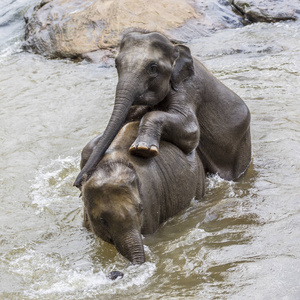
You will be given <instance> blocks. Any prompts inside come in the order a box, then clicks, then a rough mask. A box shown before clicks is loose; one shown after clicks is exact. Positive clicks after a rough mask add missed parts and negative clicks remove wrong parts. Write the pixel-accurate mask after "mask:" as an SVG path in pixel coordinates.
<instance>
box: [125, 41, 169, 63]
mask: <svg viewBox="0 0 300 300" xmlns="http://www.w3.org/2000/svg"><path fill="white" fill-rule="evenodd" d="M164 59H166V57H165V54H164V52H163V51H162V50H160V49H159V48H157V47H153V46H152V45H151V44H147V45H144V44H143V45H137V46H134V47H131V48H129V49H128V50H127V51H126V53H122V55H121V61H122V63H124V64H126V65H131V66H134V67H135V68H136V67H138V66H141V65H144V64H147V63H149V62H152V61H154V62H159V61H162V60H164Z"/></svg>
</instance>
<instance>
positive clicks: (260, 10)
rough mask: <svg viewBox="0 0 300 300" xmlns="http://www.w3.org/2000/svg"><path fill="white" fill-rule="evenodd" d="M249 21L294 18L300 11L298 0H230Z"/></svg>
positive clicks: (274, 20)
mask: <svg viewBox="0 0 300 300" xmlns="http://www.w3.org/2000/svg"><path fill="white" fill-rule="evenodd" d="M230 2H231V4H232V5H233V6H234V7H235V8H236V9H237V10H238V11H239V12H240V13H241V14H242V15H244V17H245V18H247V19H248V20H249V21H250V22H278V21H286V20H296V19H297V15H299V13H300V6H299V0H230Z"/></svg>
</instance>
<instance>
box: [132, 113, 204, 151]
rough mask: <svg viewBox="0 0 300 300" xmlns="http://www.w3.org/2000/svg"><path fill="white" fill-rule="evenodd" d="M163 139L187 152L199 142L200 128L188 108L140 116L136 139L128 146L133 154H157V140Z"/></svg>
mask: <svg viewBox="0 0 300 300" xmlns="http://www.w3.org/2000/svg"><path fill="white" fill-rule="evenodd" d="M161 138H162V139H164V140H166V141H168V142H171V143H173V144H174V145H176V146H177V147H179V148H180V149H181V150H182V151H183V152H184V153H186V154H188V153H190V152H191V151H192V150H194V149H195V148H196V147H197V146H198V144H199V138H200V128H199V124H198V121H197V118H196V116H195V114H194V112H193V111H192V110H190V109H186V108H185V109H182V110H181V111H179V110H169V111H167V112H164V111H152V112H149V113H147V114H145V116H144V117H143V118H142V120H141V123H140V126H139V132H138V136H137V138H136V140H135V141H134V143H133V144H132V145H131V147H130V149H129V150H130V152H131V153H132V154H134V155H138V156H143V157H151V156H155V155H158V153H159V142H160V140H161Z"/></svg>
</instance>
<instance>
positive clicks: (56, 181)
mask: <svg viewBox="0 0 300 300" xmlns="http://www.w3.org/2000/svg"><path fill="white" fill-rule="evenodd" d="M78 165H79V162H78V159H77V158H74V157H71V156H68V157H65V158H61V157H59V158H57V159H55V160H51V161H50V163H49V165H47V166H43V167H41V168H40V169H39V170H38V171H37V175H36V177H35V179H34V180H33V181H32V185H31V193H30V197H31V199H32V204H34V205H36V206H37V208H38V211H37V213H40V212H42V211H43V210H44V208H45V207H49V206H50V205H51V204H52V203H55V202H61V200H62V197H63V198H66V197H67V198H68V197H73V196H74V193H75V192H77V191H75V190H74V189H73V180H74V178H75V172H74V171H75V170H77V168H78ZM67 191H69V193H67Z"/></svg>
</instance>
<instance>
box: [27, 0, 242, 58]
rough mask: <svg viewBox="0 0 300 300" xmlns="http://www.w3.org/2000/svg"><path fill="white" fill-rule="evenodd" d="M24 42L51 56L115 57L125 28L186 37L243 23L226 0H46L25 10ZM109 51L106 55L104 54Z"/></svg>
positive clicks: (31, 48) (31, 47) (179, 38)
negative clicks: (29, 9)
mask: <svg viewBox="0 0 300 300" xmlns="http://www.w3.org/2000/svg"><path fill="white" fill-rule="evenodd" d="M25 21H26V33H25V43H24V46H23V47H24V48H25V49H26V50H29V51H33V52H35V53H38V54H42V55H45V56H48V57H52V58H54V57H63V58H64V57H70V58H77V57H83V58H86V59H88V60H90V61H96V60H97V57H98V58H99V57H105V59H106V60H107V59H109V56H110V55H112V56H113V55H114V53H113V51H109V52H107V53H101V54H102V55H98V54H95V51H99V50H100V51H102V52H103V50H106V51H107V49H109V50H111V49H113V48H115V47H116V46H117V45H118V42H119V38H120V36H121V35H122V34H124V33H126V32H127V31H130V30H133V29H142V30H147V31H160V32H161V33H164V34H165V35H167V36H168V37H169V38H171V39H174V40H177V41H180V42H186V41H188V40H190V39H192V38H194V37H199V36H201V35H207V34H209V32H211V31H214V30H217V29H221V28H226V27H237V26H242V18H241V17H240V16H238V15H236V14H235V13H233V12H232V8H231V6H230V4H229V3H228V1H226V0H211V1H209V3H207V1H204V0H192V1H186V0H172V1H171V0H153V1H151V3H150V4H149V2H145V1H142V0H120V1H108V0H80V1H79V0H43V1H42V2H41V3H40V4H39V5H37V6H36V7H34V8H33V9H32V10H31V11H29V12H28V13H27V14H26V16H25ZM103 54H104V55H103Z"/></svg>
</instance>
